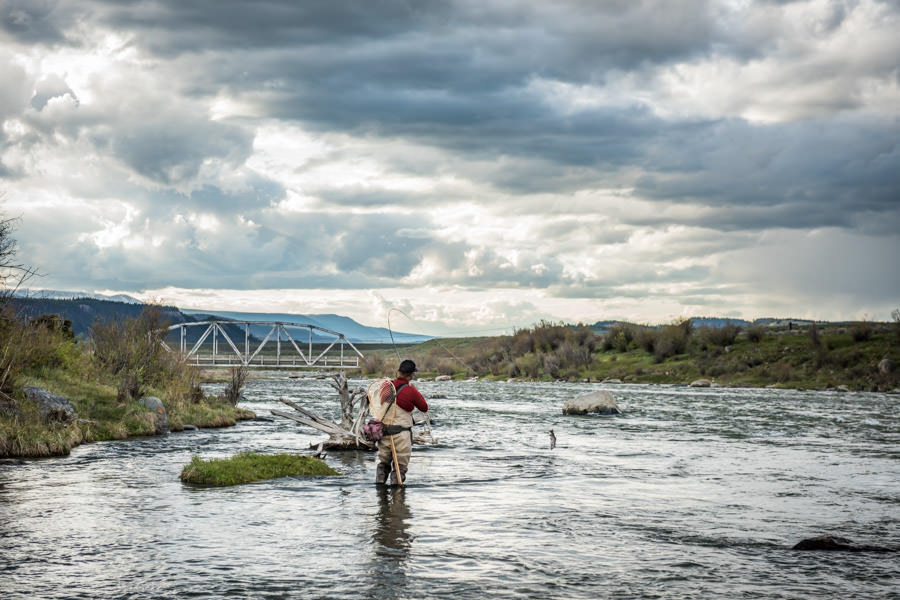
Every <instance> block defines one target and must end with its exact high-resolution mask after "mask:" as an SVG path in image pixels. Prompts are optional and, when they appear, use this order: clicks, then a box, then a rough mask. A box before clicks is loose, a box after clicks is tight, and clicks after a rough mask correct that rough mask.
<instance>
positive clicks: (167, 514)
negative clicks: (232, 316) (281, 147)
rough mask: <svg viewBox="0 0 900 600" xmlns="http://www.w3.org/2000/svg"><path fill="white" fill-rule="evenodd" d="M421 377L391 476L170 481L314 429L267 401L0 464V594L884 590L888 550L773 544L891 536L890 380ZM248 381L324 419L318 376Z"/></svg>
mask: <svg viewBox="0 0 900 600" xmlns="http://www.w3.org/2000/svg"><path fill="white" fill-rule="evenodd" d="M362 383H363V382H360V384H362ZM420 388H421V389H422V390H423V392H424V394H425V396H426V397H428V396H429V392H434V393H438V392H439V393H440V394H442V395H443V396H444V397H443V398H439V399H435V400H434V401H433V402H430V403H429V404H430V405H431V407H432V410H433V411H434V413H435V415H434V416H435V421H436V422H437V423H439V424H440V427H439V428H438V429H437V430H436V431H435V433H436V437H438V439H439V440H440V444H439V445H438V446H435V447H427V448H418V447H417V448H416V449H415V450H414V451H413V456H412V464H411V470H412V471H414V472H415V477H414V481H413V482H412V483H411V484H410V485H409V486H408V487H406V488H402V489H395V488H380V489H379V488H377V487H376V486H375V485H373V483H372V481H373V479H374V468H375V467H374V455H373V454H370V453H365V452H332V453H329V455H328V457H327V459H326V462H328V463H329V464H330V465H331V466H333V467H335V468H336V469H338V470H339V471H341V472H342V473H343V476H341V477H338V478H321V479H307V478H291V477H286V478H282V479H278V480H271V481H262V482H257V483H254V484H249V485H244V486H236V487H231V488H205V487H199V486H190V485H185V484H182V483H181V482H180V480H179V479H178V475H179V473H180V472H181V469H182V467H183V466H184V465H185V464H187V463H188V462H189V461H190V459H191V456H192V455H194V454H199V455H201V456H203V457H204V458H213V457H223V456H230V455H232V454H235V453H237V452H239V451H242V450H253V451H258V452H266V453H277V452H301V453H307V452H309V445H310V443H315V442H317V441H318V440H319V439H321V435H320V434H319V433H318V432H316V431H314V430H310V429H306V428H303V427H301V426H298V425H297V424H295V423H294V422H292V421H288V420H286V419H274V420H271V421H253V422H245V423H241V424H239V425H238V426H236V427H231V428H225V429H218V430H203V431H198V432H185V433H177V434H171V435H168V436H164V437H154V438H142V439H134V440H126V441H120V442H109V443H99V444H90V445H86V446H82V447H80V448H76V449H75V451H73V453H72V455H71V456H69V457H65V458H57V459H47V460H37V461H27V462H26V464H23V465H15V464H0V598H2V600H10V599H12V600H25V599H31V598H48V599H56V598H60V599H61V598H90V599H107V598H109V599H111V598H186V597H191V598H210V599H212V598H360V597H372V598H435V597H437V598H449V597H452V598H455V599H456V598H460V599H468V598H473V599H474V598H478V599H480V598H484V597H492V598H548V597H554V598H555V597H565V598H591V599H593V598H597V597H604V598H633V597H647V596H654V597H672V598H678V597H697V598H705V597H734V596H744V597H766V598H817V597H821V596H831V597H834V596H846V597H867V598H878V597H897V596H896V589H898V584H900V565H898V561H897V560H896V558H897V555H896V554H887V555H878V556H875V555H871V554H865V553H861V554H840V555H837V554H834V553H827V554H815V553H813V554H801V553H796V552H791V551H790V549H789V548H790V546H792V545H793V544H794V543H796V542H797V541H799V540H800V539H803V538H806V537H811V536H813V535H819V534H823V533H831V534H834V535H842V536H844V537H848V538H850V539H852V540H854V541H857V542H859V543H870V544H879V545H884V546H900V491H898V487H897V482H898V481H900V461H898V459H900V415H898V411H897V403H898V397H897V396H889V395H886V394H830V393H821V392H786V391H778V390H729V389H716V388H710V389H699V390H698V389H689V388H684V387H671V386H628V385H625V386H615V387H611V388H603V389H610V391H612V393H613V394H614V395H615V397H616V399H617V400H618V402H619V404H620V406H622V407H623V408H624V411H625V413H624V415H622V416H620V417H613V418H592V417H572V416H564V415H562V413H561V406H562V403H563V402H564V401H565V400H566V399H569V398H571V397H572V396H574V395H577V394H580V393H584V392H587V391H592V390H595V389H598V388H602V386H598V385H583V384H562V383H554V384H539V383H489V382H447V383H435V382H423V383H421V385H420ZM246 397H247V398H248V399H249V401H248V402H247V403H246V406H247V407H248V408H250V409H251V410H254V411H256V412H257V413H258V414H260V415H266V416H267V415H268V414H269V411H270V410H272V409H277V408H279V407H280V406H281V405H280V403H279V402H278V398H279V397H291V398H293V399H294V400H296V401H298V402H300V403H301V404H303V405H305V406H308V407H309V408H311V409H312V410H315V411H316V412H319V413H321V414H325V415H328V416H330V417H331V418H333V419H335V420H337V419H339V418H340V414H339V412H340V410H339V407H338V403H337V401H336V399H335V397H334V392H333V390H332V389H331V388H330V386H329V385H328V382H327V381H322V380H289V379H272V380H255V381H252V382H251V383H250V384H249V386H248V389H247V391H246ZM549 429H553V431H554V432H555V435H556V437H557V445H556V447H555V448H554V449H550V447H549V444H548V435H547V431H548V430H549ZM823 573H827V577H823V575H822V574H823ZM892 595H893V596H892Z"/></svg>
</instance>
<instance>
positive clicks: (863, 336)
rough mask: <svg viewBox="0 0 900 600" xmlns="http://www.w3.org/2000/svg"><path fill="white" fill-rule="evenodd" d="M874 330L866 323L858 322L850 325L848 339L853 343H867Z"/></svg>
mask: <svg viewBox="0 0 900 600" xmlns="http://www.w3.org/2000/svg"><path fill="white" fill-rule="evenodd" d="M873 331H874V328H873V327H872V324H871V323H870V322H868V321H859V322H857V323H853V324H852V325H850V337H852V338H853V341H854V342H857V343H859V342H868V341H869V340H870V339H871V338H872V333H873Z"/></svg>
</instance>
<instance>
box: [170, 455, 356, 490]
mask: <svg viewBox="0 0 900 600" xmlns="http://www.w3.org/2000/svg"><path fill="white" fill-rule="evenodd" d="M292 475H293V476H296V475H303V476H322V475H340V473H339V472H338V471H335V470H334V469H332V468H331V467H329V466H328V465H326V464H325V463H324V462H323V461H321V460H319V459H317V458H312V457H311V456H298V455H296V454H268V455H267V454H257V453H254V452H241V453H240V454H238V455H236V456H232V457H231V458H212V459H209V460H203V459H201V458H200V457H199V456H194V457H193V458H192V459H191V462H190V463H189V464H188V465H187V466H185V467H184V469H183V470H182V471H181V480H182V481H184V482H187V483H198V484H202V485H214V486H225V485H238V484H241V483H250V482H252V481H260V480H262V479H275V478H277V477H288V476H292Z"/></svg>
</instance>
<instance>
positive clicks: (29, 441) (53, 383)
mask: <svg viewBox="0 0 900 600" xmlns="http://www.w3.org/2000/svg"><path fill="white" fill-rule="evenodd" d="M22 384H23V387H24V386H33V387H37V388H41V389H44V390H47V391H48V392H50V393H51V394H54V395H57V396H62V397H63V398H65V399H66V400H68V401H69V403H70V404H71V405H72V408H73V409H74V411H75V413H76V416H75V417H74V418H72V419H69V420H67V421H66V422H57V421H48V420H47V419H46V418H43V417H42V416H41V414H40V411H39V410H38V408H37V406H36V405H35V404H34V403H33V402H29V401H28V400H26V399H25V398H24V397H23V396H21V395H20V396H19V397H18V398H17V399H16V400H17V402H16V413H15V414H6V415H0V458H41V457H49V456H65V455H67V454H69V452H70V451H71V450H72V448H74V447H76V446H79V445H81V444H86V443H91V442H100V441H108V440H122V439H126V438H130V437H141V436H150V435H155V433H156V429H157V418H158V417H157V415H156V412H155V411H153V410H151V409H149V408H147V407H146V406H144V405H143V404H141V402H139V401H138V400H133V399H126V400H120V399H119V398H118V395H117V390H116V386H115V385H113V384H112V383H108V382H107V383H104V382H102V381H97V380H93V381H92V380H90V379H88V378H85V377H82V376H80V375H78V374H74V373H71V372H68V371H66V370H64V369H52V370H44V371H43V372H41V373H40V374H32V375H28V376H26V377H24V378H23V380H22ZM145 395H146V396H152V397H158V398H162V399H163V404H164V406H165V411H166V417H167V418H168V423H169V430H170V431H182V430H184V429H185V427H186V426H193V427H197V428H212V427H229V426H232V425H235V424H236V423H237V422H238V421H241V420H247V419H253V418H255V417H256V414H255V413H253V412H252V411H249V410H245V409H242V408H238V407H236V406H232V405H231V404H228V403H226V402H220V401H217V400H216V399H215V398H213V397H202V398H196V399H194V400H192V401H179V399H178V398H177V397H175V396H173V395H171V394H168V393H167V391H166V390H159V389H153V388H150V389H148V390H147V393H146V394H145Z"/></svg>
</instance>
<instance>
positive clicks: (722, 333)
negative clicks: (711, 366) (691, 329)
mask: <svg viewBox="0 0 900 600" xmlns="http://www.w3.org/2000/svg"><path fill="white" fill-rule="evenodd" d="M740 332H741V326H740V325H735V324H734V323H732V322H731V321H726V322H725V324H724V325H722V326H721V327H709V326H706V325H704V326H703V327H701V328H700V329H699V333H700V339H701V340H703V341H704V342H705V343H706V344H707V345H708V346H718V347H720V348H724V347H725V346H733V345H734V341H735V340H736V339H737V336H738V334H739V333H740Z"/></svg>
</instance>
